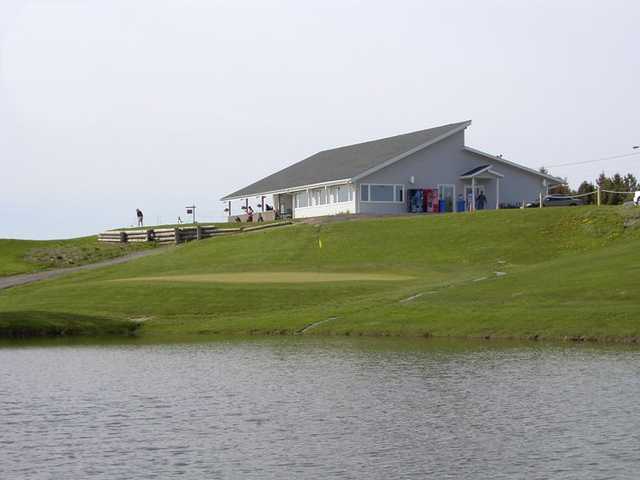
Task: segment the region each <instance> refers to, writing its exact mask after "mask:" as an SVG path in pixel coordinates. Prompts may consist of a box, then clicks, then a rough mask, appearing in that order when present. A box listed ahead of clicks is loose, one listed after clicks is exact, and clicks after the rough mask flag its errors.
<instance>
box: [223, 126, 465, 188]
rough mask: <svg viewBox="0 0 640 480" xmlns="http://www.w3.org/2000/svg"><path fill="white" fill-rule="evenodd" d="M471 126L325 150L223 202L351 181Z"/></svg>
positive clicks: (408, 134)
mask: <svg viewBox="0 0 640 480" xmlns="http://www.w3.org/2000/svg"><path fill="white" fill-rule="evenodd" d="M469 123H470V122H460V123H452V124H450V125H443V126H440V127H435V128H429V129H427V130H419V131H417V132H412V133H405V134H403V135H396V136H394V137H388V138H382V139H380V140H373V141H370V142H364V143H358V144H356V145H348V146H346V147H339V148H333V149H331V150H324V151H322V152H319V153H316V154H315V155H311V156H310V157H308V158H305V159H304V160H302V161H300V162H298V163H294V164H293V165H291V166H289V167H287V168H284V169H282V170H280V171H279V172H276V173H274V174H272V175H269V176H268V177H265V178H263V179H262V180H258V181H257V182H255V183H252V184H251V185H248V186H246V187H244V188H241V189H240V190H237V191H235V192H233V193H230V194H229V195H227V196H225V197H223V198H222V200H229V199H233V198H243V197H251V196H255V195H259V194H264V193H271V192H276V191H279V190H285V189H289V188H293V187H303V186H306V185H315V184H318V183H325V182H332V181H336V180H346V179H351V178H353V177H355V176H357V175H359V174H361V173H363V172H366V171H368V170H370V169H372V168H375V167H377V166H379V165H381V164H383V163H384V162H386V161H388V160H391V159H392V158H395V157H397V156H399V155H402V154H403V153H405V152H408V151H409V150H411V149H413V148H416V147H418V146H420V145H423V144H425V143H429V142H432V141H434V140H436V139H438V138H439V137H442V136H444V135H447V134H448V133H453V132H454V131H455V130H457V129H460V128H461V127H465V126H467V125H468V124H469Z"/></svg>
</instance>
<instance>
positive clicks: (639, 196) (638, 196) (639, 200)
mask: <svg viewBox="0 0 640 480" xmlns="http://www.w3.org/2000/svg"><path fill="white" fill-rule="evenodd" d="M633 203H635V204H636V205H638V206H639V207H640V191H638V192H636V193H635V194H634V195H633Z"/></svg>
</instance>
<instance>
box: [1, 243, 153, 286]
mask: <svg viewBox="0 0 640 480" xmlns="http://www.w3.org/2000/svg"><path fill="white" fill-rule="evenodd" d="M145 248H150V246H149V245H145V244H140V243H138V244H125V245H118V244H115V245H114V244H105V243H99V242H98V241H97V237H82V238H72V239H69V240H10V239H0V276H7V275H16V274H20V273H32V272H38V271H41V270H46V269H49V268H64V267H76V266H79V265H86V264H88V263H95V262H99V261H101V260H107V259H110V258H115V257H120V256H122V255H126V254H128V253H132V252H134V251H138V250H142V249H145Z"/></svg>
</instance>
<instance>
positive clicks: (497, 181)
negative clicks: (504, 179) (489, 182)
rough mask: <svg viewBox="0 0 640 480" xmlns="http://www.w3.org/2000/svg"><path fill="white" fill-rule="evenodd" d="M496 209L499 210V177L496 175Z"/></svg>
mask: <svg viewBox="0 0 640 480" xmlns="http://www.w3.org/2000/svg"><path fill="white" fill-rule="evenodd" d="M496 210H500V177H496Z"/></svg>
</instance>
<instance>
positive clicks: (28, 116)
mask: <svg viewBox="0 0 640 480" xmlns="http://www.w3.org/2000/svg"><path fill="white" fill-rule="evenodd" d="M638 46H640V2H637V1H635V0H628V1H619V0H608V1H607V2H602V1H589V0H580V1H568V0H567V1H562V0H549V1H535V0H528V1H518V0H504V1H498V0H482V1H475V0H474V1H470V0H469V1H456V0H443V1H409V0H395V1H393V2H391V1H376V0H366V1H364V0H363V1H359V0H337V1H334V0H322V1H313V2H312V1H300V0H292V1H285V0H282V1H269V0H261V1H243V0H228V1H215V0H201V1H197V0H173V1H163V0H136V1H134V2H132V1H131V0H123V1H121V0H110V1H108V2H105V1H101V0H95V1H94V0H68V1H63V0H41V1H28V0H1V1H0V172H1V173H0V179H1V180H0V238H42V239H45V238H66V237H72V236H79V235H90V234H95V233H97V232H99V231H102V230H104V229H107V228H114V227H118V226H123V225H130V224H133V223H134V222H135V209H136V208H141V209H142V210H143V211H144V213H145V218H146V220H147V222H150V223H156V222H158V223H172V222H174V221H175V220H176V218H177V217H178V215H181V216H182V218H183V219H184V218H185V217H186V215H185V212H184V207H186V206H187V205H191V204H193V203H195V204H196V206H197V213H198V217H199V220H203V221H204V220H222V219H223V218H224V213H223V208H224V205H223V204H222V202H220V201H219V199H220V197H222V196H223V195H225V194H227V193H230V192H232V191H234V190H236V189H238V188H240V187H243V186H245V185H247V184H249V183H252V182H253V181H255V180H258V179H260V178H262V177H263V176H265V175H268V174H270V173H273V172H274V171H276V170H279V169H281V168H283V167H285V166H288V165H290V164H292V163H295V162H296V161H299V160H301V159H303V158H305V157H307V156H309V155H311V154H313V153H315V152H317V151H320V150H324V149H327V148H332V147H337V146H341V145H347V144H352V143H357V142H361V141H366V140H371V139H376V138H381V137H386V136H391V135H395V134H400V133H405V132H410V131H415V130H420V129H424V128H429V127H433V126H438V125H442V124H446V123H452V122H458V121H463V120H468V119H470V120H472V121H473V124H472V125H471V127H469V128H468V129H467V133H466V142H467V144H468V145H470V146H472V147H475V148H479V149H481V150H484V151H487V152H489V153H493V154H502V155H504V157H505V158H507V159H509V160H512V161H516V162H518V163H521V164H523V165H526V166H529V167H532V168H536V169H537V168H539V167H540V166H543V165H555V164H561V163H567V162H579V161H584V160H590V159H598V158H602V157H608V156H613V155H620V154H626V153H632V152H633V150H632V146H633V145H640V54H639V50H638ZM636 152H640V150H636ZM550 170H551V173H553V174H554V175H557V176H562V177H567V178H568V180H569V182H570V183H571V184H572V185H573V186H576V185H577V184H579V183H580V182H581V181H582V180H584V179H587V180H592V179H594V178H595V177H596V176H597V175H598V174H599V173H600V172H601V171H603V170H604V171H605V172H607V173H609V174H612V173H614V172H621V173H626V172H632V173H634V174H635V175H636V176H639V177H640V155H637V156H631V157H626V158H620V159H616V160H610V161H605V162H597V163H590V164H583V165H574V166H565V167H556V168H550Z"/></svg>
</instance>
